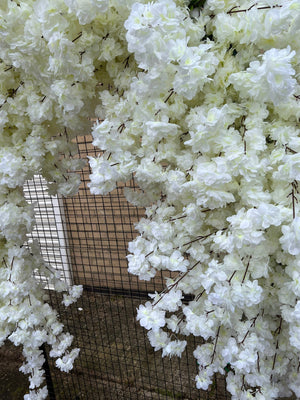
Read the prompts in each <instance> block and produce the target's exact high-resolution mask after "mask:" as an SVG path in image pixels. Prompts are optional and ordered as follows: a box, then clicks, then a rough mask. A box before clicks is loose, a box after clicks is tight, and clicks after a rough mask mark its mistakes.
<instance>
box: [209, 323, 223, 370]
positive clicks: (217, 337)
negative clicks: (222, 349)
mask: <svg viewBox="0 0 300 400" xmlns="http://www.w3.org/2000/svg"><path fill="white" fill-rule="evenodd" d="M220 328H221V325H219V328H218V331H217V335H216V340H215V345H214V350H213V353H212V356H211V361H210V363H211V364H212V363H213V361H214V358H215V354H216V348H217V343H218V339H219V334H220Z"/></svg>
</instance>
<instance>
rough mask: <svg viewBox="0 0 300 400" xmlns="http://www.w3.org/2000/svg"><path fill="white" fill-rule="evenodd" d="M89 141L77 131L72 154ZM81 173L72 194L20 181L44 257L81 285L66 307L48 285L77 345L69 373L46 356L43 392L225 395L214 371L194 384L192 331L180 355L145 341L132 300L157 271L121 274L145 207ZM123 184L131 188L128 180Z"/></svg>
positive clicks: (150, 285)
mask: <svg viewBox="0 0 300 400" xmlns="http://www.w3.org/2000/svg"><path fill="white" fill-rule="evenodd" d="M91 142H92V140H91V137H78V138H77V143H78V147H79V157H81V158H83V159H86V158H87V155H96V151H95V149H94V148H93V146H92V143H91ZM80 173H81V178H82V184H81V187H80V190H79V193H78V194H77V195H76V196H75V197H73V198H68V199H60V198H57V197H50V196H48V195H47V192H46V189H45V185H43V181H42V179H41V178H40V177H36V178H35V180H34V181H33V182H31V183H30V184H29V183H28V185H27V186H26V188H25V193H26V196H27V198H28V199H29V200H30V201H32V202H35V208H36V213H37V227H36V229H35V232H34V233H33V238H35V239H37V240H39V242H40V244H41V247H42V251H43V255H44V257H45V259H46V261H48V262H49V263H51V264H52V265H53V266H54V267H55V268H57V269H59V270H61V273H62V276H63V277H64V279H65V280H66V281H67V282H72V283H73V284H82V285H83V287H84V291H83V295H82V297H81V298H80V299H79V301H78V302H77V303H76V304H74V305H72V306H70V307H69V308H65V307H63V306H62V305H61V297H60V295H59V294H57V293H55V292H54V291H52V290H49V297H50V301H51V303H52V304H53V306H54V307H56V309H57V310H58V312H59V313H60V315H61V320H62V322H63V323H64V324H65V326H66V329H68V330H69V332H70V333H71V334H72V335H74V346H76V347H79V348H80V349H81V350H80V355H79V357H78V359H77V360H76V362H75V365H74V369H73V370H72V371H71V372H70V373H68V374H67V373H63V372H60V371H59V370H58V369H57V368H55V365H54V361H53V360H52V359H51V358H49V357H47V360H48V363H49V368H47V371H46V372H47V381H48V385H49V389H50V390H49V392H50V393H49V399H50V400H79V399H85V400H116V399H118V400H122V399H124V400H143V399H145V400H146V399H153V400H156V399H161V400H167V399H169V400H170V399H182V400H184V399H186V400H194V399H195V400H198V399H201V400H202V399H203V400H204V399H206V400H223V399H224V400H225V399H229V398H230V396H229V395H228V394H227V393H226V389H225V382H224V378H223V377H216V378H215V380H214V383H213V385H212V387H211V390H210V391H209V392H203V391H199V390H197V389H196V386H195V380H194V379H195V375H196V374H197V364H196V360H195V359H194V357H193V354H192V353H193V350H194V349H195V347H196V345H197V340H196V339H195V338H190V339H188V346H187V350H186V351H185V352H184V354H183V356H182V358H181V359H178V358H172V359H166V358H165V359H162V357H161V352H160V351H158V352H155V351H154V350H153V348H152V347H151V346H150V344H149V342H148V338H147V334H146V330H145V329H143V328H141V327H140V325H139V324H138V323H137V322H136V308H137V307H138V306H139V304H141V303H142V302H144V301H145V300H146V299H147V298H148V297H147V293H149V292H154V291H155V290H157V291H160V290H161V289H162V288H163V282H164V278H163V277H162V276H159V277H157V278H156V279H155V280H154V281H153V282H143V281H139V280H138V278H137V277H135V276H131V275H129V274H128V272H127V263H126V254H127V247H128V242H129V241H130V240H132V239H133V238H134V237H135V235H136V233H135V231H134V223H135V222H137V221H138V220H139V218H140V217H142V216H143V215H144V210H143V209H138V208H136V207H133V206H132V205H130V204H129V203H128V202H127V201H126V199H125V198H124V196H123V194H122V191H123V186H124V185H119V187H118V188H117V189H116V190H114V191H113V192H112V193H111V194H109V195H107V196H93V195H92V194H91V193H90V191H89V188H88V185H87V184H88V182H89V174H90V171H89V167H88V165H87V166H86V167H85V168H84V169H83V170H82V171H80ZM126 186H130V187H132V188H134V187H135V186H134V181H133V180H132V181H131V182H128V183H127V184H126ZM148 299H149V298H148ZM198 342H199V343H200V341H199V340H198ZM45 352H46V353H47V352H48V349H47V348H45ZM51 382H52V387H51Z"/></svg>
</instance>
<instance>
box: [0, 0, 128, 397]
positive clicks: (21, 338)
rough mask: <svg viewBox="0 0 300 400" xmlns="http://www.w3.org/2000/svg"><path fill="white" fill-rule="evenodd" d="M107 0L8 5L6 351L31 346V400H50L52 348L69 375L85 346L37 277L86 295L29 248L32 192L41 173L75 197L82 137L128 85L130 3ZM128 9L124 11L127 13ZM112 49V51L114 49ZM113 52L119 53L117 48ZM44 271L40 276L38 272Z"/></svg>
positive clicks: (3, 30) (0, 186)
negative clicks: (102, 105)
mask: <svg viewBox="0 0 300 400" xmlns="http://www.w3.org/2000/svg"><path fill="white" fill-rule="evenodd" d="M117 3H118V2H116V3H115V4H114V2H113V1H112V2H110V4H109V2H108V1H107V0H65V1H64V0H54V1H53V0H24V1H23V0H20V1H10V0H7V1H6V0H4V1H1V4H0V80H1V84H0V345H3V343H4V342H5V340H7V339H8V340H10V341H12V342H13V343H14V344H15V345H17V346H18V345H21V346H23V354H24V356H25V363H24V365H23V366H22V367H21V370H22V371H23V372H24V373H25V374H29V381H30V386H29V389H30V393H29V394H28V395H26V396H25V399H27V400H33V399H35V400H38V399H45V398H46V397H47V388H46V387H42V388H40V386H43V385H44V376H43V374H44V371H43V363H44V358H43V354H42V352H41V346H42V345H43V344H44V343H47V344H48V345H49V346H50V355H51V357H56V358H58V359H57V361H56V365H57V366H58V368H60V369H61V370H62V371H66V372H68V371H69V370H70V369H71V368H72V365H73V361H74V359H75V358H76V356H77V355H78V353H79V349H73V350H69V348H70V346H71V343H72V339H73V338H72V336H71V335H69V334H65V333H63V325H62V324H61V323H60V322H59V320H58V316H57V313H56V311H55V310H53V309H52V308H51V307H50V305H49V304H48V302H47V298H46V297H45V293H44V288H43V285H42V283H41V282H40V281H39V279H38V278H37V276H38V275H39V274H40V275H42V276H46V277H47V278H48V281H49V283H50V285H51V286H54V288H55V289H56V290H57V291H58V292H63V304H64V305H65V306H68V305H70V304H71V303H73V302H74V301H76V299H77V298H78V297H79V296H80V294H81V292H82V287H81V286H74V287H71V288H68V286H67V285H66V284H65V283H64V281H63V280H61V279H60V274H58V273H57V272H56V271H55V270H54V269H53V268H52V267H51V266H50V265H47V264H46V263H45V261H44V260H43V259H42V257H41V251H40V248H39V246H38V243H34V244H33V245H32V246H28V245H27V244H26V243H27V236H28V234H29V233H31V232H32V229H33V227H34V225H35V218H34V214H33V207H32V205H30V204H28V202H27V201H26V200H25V198H24V193H23V185H24V183H25V181H26V180H28V179H31V178H33V176H34V175H36V174H40V175H42V176H43V177H44V178H45V179H46V180H47V182H48V187H49V192H50V194H56V193H60V194H62V195H64V196H71V195H73V194H75V193H76V192H77V190H78V187H79V184H80V178H79V175H78V174H76V170H78V169H81V168H82V167H83V165H84V163H83V162H82V161H81V160H79V159H76V158H73V157H72V156H73V155H75V154H76V153H77V146H76V145H75V143H74V140H73V139H74V137H75V136H77V135H83V134H86V133H88V132H89V131H90V127H91V122H90V117H94V116H95V115H96V114H97V106H98V104H99V101H98V93H99V91H100V90H103V88H105V89H107V88H108V87H111V86H112V85H113V83H112V77H113V79H120V80H122V79H123V78H122V77H121V75H120V71H121V68H122V65H121V64H122V63H121V62H119V64H120V66H119V70H118V68H116V65H117V63H116V58H117V57H121V58H122V60H124V59H126V57H128V50H127V48H126V41H125V33H126V31H125V28H124V27H123V25H124V22H125V19H126V17H127V16H128V15H129V8H130V2H129V3H128V4H124V5H123V6H120V7H117ZM119 12H120V14H119ZM107 44H109V46H107ZM108 47H109V48H108ZM37 273H38V274H37Z"/></svg>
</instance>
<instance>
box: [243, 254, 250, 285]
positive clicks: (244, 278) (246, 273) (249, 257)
mask: <svg viewBox="0 0 300 400" xmlns="http://www.w3.org/2000/svg"><path fill="white" fill-rule="evenodd" d="M251 258H252V256H250V257H249V260H248V264H247V267H246V270H245V273H244V276H243V279H242V283H244V281H245V278H246V275H247V272H248V268H249V264H250V260H251Z"/></svg>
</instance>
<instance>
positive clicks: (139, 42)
mask: <svg viewBox="0 0 300 400" xmlns="http://www.w3.org/2000/svg"><path fill="white" fill-rule="evenodd" d="M188 3H189V2H188V1H183V0H182V1H179V0H156V1H154V2H148V1H139V2H137V3H134V4H133V5H132V7H131V10H130V14H129V16H128V18H127V20H126V21H125V24H124V26H125V28H126V41H127V46H128V51H129V52H130V54H129V55H128V58H127V59H126V62H124V64H123V70H122V71H121V72H118V73H116V74H115V75H114V76H112V75H111V77H112V81H113V89H109V90H104V91H103V92H102V93H101V94H100V99H101V102H102V107H103V110H102V111H101V112H100V111H99V114H98V115H99V116H101V118H104V121H103V122H99V123H97V124H96V125H95V126H94V128H93V136H94V144H95V145H96V146H98V147H99V148H101V150H103V151H104V153H103V154H102V155H101V156H99V157H98V158H91V160H90V163H91V167H92V175H91V184H90V187H91V190H92V192H93V193H99V194H105V193H108V192H109V191H111V190H113V189H114V188H115V187H116V184H117V182H118V181H127V180H129V179H130V178H131V177H132V176H133V175H134V179H135V182H136V183H137V184H138V186H139V188H140V190H137V191H133V190H130V189H126V190H125V195H126V197H127V199H128V200H129V201H130V202H131V203H133V204H135V205H138V206H144V207H146V211H145V218H143V219H141V220H140V221H139V223H138V224H137V225H136V228H137V230H138V232H139V236H138V237H137V238H136V239H135V240H134V241H132V242H131V243H130V244H129V252H130V253H131V254H129V255H128V265H129V272H131V273H133V274H135V275H137V276H139V277H140V278H141V279H145V280H150V279H151V278H153V277H154V276H155V275H156V273H157V271H171V273H172V275H171V276H172V278H170V277H169V278H166V288H165V290H164V291H163V292H162V293H161V294H158V293H155V294H153V295H151V297H152V300H151V301H149V302H147V303H146V304H145V305H141V306H140V307H139V309H138V320H139V321H140V324H141V325H142V326H143V327H145V328H146V329H147V330H148V337H149V340H150V343H151V345H152V346H153V347H154V349H155V350H160V349H161V350H162V354H163V356H165V355H179V356H180V355H181V354H182V352H183V351H184V349H185V346H186V340H185V337H186V336H188V335H194V336H200V337H202V338H203V339H205V340H206V341H207V342H206V344H203V345H201V346H198V347H197V349H195V351H194V356H195V358H196V359H197V362H198V365H199V373H198V375H197V377H196V386H197V387H198V388H199V389H205V390H206V389H208V387H209V385H210V384H211V383H212V378H213V375H214V374H215V373H217V372H218V373H221V374H224V375H226V379H227V389H228V390H229V392H230V393H231V394H232V399H233V400H240V399H253V398H256V399H260V400H263V399H265V400H271V399H277V398H278V397H284V396H289V395H291V394H292V393H294V394H296V396H298V398H300V390H299V388H300V375H299V365H300V364H299V361H300V353H299V348H300V328H299V326H300V313H299V296H300V286H299V282H300V259H299V255H300V230H299V229H300V215H299V212H300V207H299V205H298V200H299V199H298V198H299V195H298V180H299V179H300V162H299V151H300V139H299V137H300V128H299V119H300V86H299V76H300V42H299V40H298V38H299V33H300V25H299V15H300V1H299V0H291V1H285V0H283V1H277V0H276V1H275V0H268V1H263V0H261V1H258V2H255V3H254V2H249V1H247V0H243V1H239V2H237V1H234V0H222V1H216V0H207V1H205V2H204V6H203V7H202V8H201V9H197V8H194V10H193V11H192V12H190V11H189V9H188V7H187V6H188ZM201 3H203V2H201ZM110 37H111V36H110ZM114 51H115V52H116V54H118V51H119V48H116V49H115V50H114ZM112 53H113V51H112ZM119 65H120V62H119V63H117V64H116V65H115V66H114V70H117V71H119ZM99 110H100V108H99ZM187 295H188V297H187ZM187 299H191V300H189V301H188V300H187ZM171 338H172V340H171ZM174 338H175V339H174Z"/></svg>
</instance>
